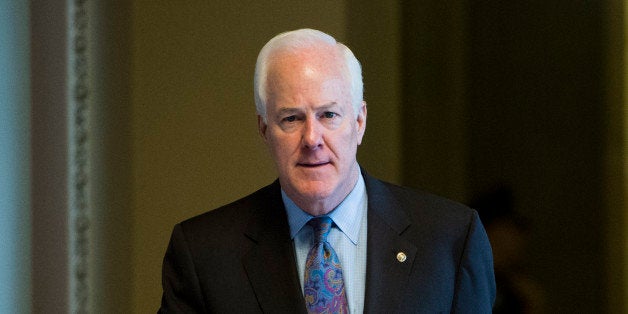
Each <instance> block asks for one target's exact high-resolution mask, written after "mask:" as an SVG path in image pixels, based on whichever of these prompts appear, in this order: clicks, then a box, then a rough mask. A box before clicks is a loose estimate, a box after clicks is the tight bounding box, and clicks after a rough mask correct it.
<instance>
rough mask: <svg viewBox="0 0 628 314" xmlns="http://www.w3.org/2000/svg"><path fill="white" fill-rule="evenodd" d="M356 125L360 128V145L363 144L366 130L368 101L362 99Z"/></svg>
mask: <svg viewBox="0 0 628 314" xmlns="http://www.w3.org/2000/svg"><path fill="white" fill-rule="evenodd" d="M356 127H357V128H358V145H360V144H362V137H363V136H364V132H365V131H366V102H365V101H362V105H361V106H360V110H358V117H357V120H356Z"/></svg>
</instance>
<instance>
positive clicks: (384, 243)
mask: <svg viewBox="0 0 628 314" xmlns="http://www.w3.org/2000/svg"><path fill="white" fill-rule="evenodd" d="M363 173H364V171H363ZM364 179H365V183H366V189H367V193H368V211H367V215H368V232H367V239H368V240H367V241H368V242H367V264H366V265H367V266H366V267H367V270H366V293H365V301H364V302H365V304H364V309H365V312H370V313H387V312H395V310H396V304H399V303H400V298H401V297H402V296H403V295H404V291H405V289H404V288H405V287H406V286H407V281H408V278H409V274H410V271H411V270H412V267H413V264H414V260H415V256H416V254H417V248H416V246H415V245H413V244H412V243H410V242H409V241H407V240H406V239H405V238H404V237H403V236H402V234H403V232H404V231H405V230H406V229H407V228H408V227H409V226H410V222H409V220H408V219H407V217H406V215H405V213H404V212H403V211H401V210H400V209H399V208H401V207H400V206H399V205H398V203H397V201H396V200H395V199H394V198H393V197H392V195H391V193H390V191H389V190H388V189H387V188H386V186H385V185H384V184H383V183H381V182H380V181H378V180H376V179H374V178H372V177H370V176H368V175H367V174H365V175H364Z"/></svg>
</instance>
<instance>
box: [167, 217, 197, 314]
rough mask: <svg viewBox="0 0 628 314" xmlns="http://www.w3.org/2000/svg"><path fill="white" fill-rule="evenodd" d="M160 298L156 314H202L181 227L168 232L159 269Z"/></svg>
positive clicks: (194, 276)
mask: <svg viewBox="0 0 628 314" xmlns="http://www.w3.org/2000/svg"><path fill="white" fill-rule="evenodd" d="M162 287H163V295H162V299H161V307H160V308H159V311H158V313H204V312H206V311H205V310H204V308H203V301H202V296H201V288H200V285H199V281H198V277H197V275H196V270H195V267H194V262H193V260H192V255H191V252H190V248H189V246H188V242H187V241H186V239H185V234H184V232H183V230H182V228H181V225H179V224H177V225H176V226H175V227H174V230H173V231H172V236H171V237H170V244H169V245H168V249H167V251H166V255H165V257H164V261H163V268H162Z"/></svg>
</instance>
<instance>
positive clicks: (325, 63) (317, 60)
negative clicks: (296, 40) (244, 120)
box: [267, 45, 348, 84]
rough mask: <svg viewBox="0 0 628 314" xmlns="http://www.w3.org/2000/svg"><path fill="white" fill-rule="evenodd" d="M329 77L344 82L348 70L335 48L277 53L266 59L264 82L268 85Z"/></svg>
mask: <svg viewBox="0 0 628 314" xmlns="http://www.w3.org/2000/svg"><path fill="white" fill-rule="evenodd" d="M329 78H339V79H348V67H347V65H346V64H345V62H344V59H343V58H342V56H341V54H340V52H339V50H338V49H337V47H336V46H331V45H323V46H312V47H303V48H299V49H289V50H288V49H286V50H280V51H276V52H275V53H273V54H272V55H271V57H270V58H269V63H268V70H267V80H268V81H271V83H274V84H277V83H280V84H285V83H295V82H308V83H314V82H313V80H316V79H319V80H321V79H329Z"/></svg>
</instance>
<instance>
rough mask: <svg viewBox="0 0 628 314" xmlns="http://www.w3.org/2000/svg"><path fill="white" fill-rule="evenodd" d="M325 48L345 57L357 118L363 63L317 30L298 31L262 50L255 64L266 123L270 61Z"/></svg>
mask: <svg viewBox="0 0 628 314" xmlns="http://www.w3.org/2000/svg"><path fill="white" fill-rule="evenodd" d="M321 45H329V46H335V47H336V48H337V49H338V52H339V53H340V54H341V55H342V56H343V58H344V62H345V65H346V66H347V69H348V71H346V72H348V73H343V77H344V78H345V79H346V80H347V81H349V82H350V84H351V91H350V93H351V94H350V95H351V104H352V105H353V110H354V112H355V114H356V116H357V114H358V112H359V110H360V106H361V105H362V100H363V88H364V87H363V83H362V67H361V66H360V62H359V61H358V59H356V57H355V56H354V55H353V52H351V50H350V49H349V48H348V47H347V46H345V45H343V44H342V43H339V42H337V41H336V39H334V38H333V37H332V36H330V35H328V34H325V33H323V32H321V31H318V30H314V29H307V28H305V29H298V30H294V31H290V32H285V33H281V34H279V35H277V36H275V37H273V38H272V39H271V40H269V41H268V42H267V43H266V45H264V47H263V48H262V50H261V51H260V53H259V55H258V56H257V63H256V64H255V76H254V78H253V89H254V93H255V108H256V110H257V114H258V115H260V116H261V117H262V118H263V119H264V121H265V122H266V100H267V94H266V87H267V86H266V78H267V76H268V65H269V63H270V57H271V56H272V55H273V54H275V53H277V52H279V51H294V50H300V49H303V48H308V47H315V46H321Z"/></svg>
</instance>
